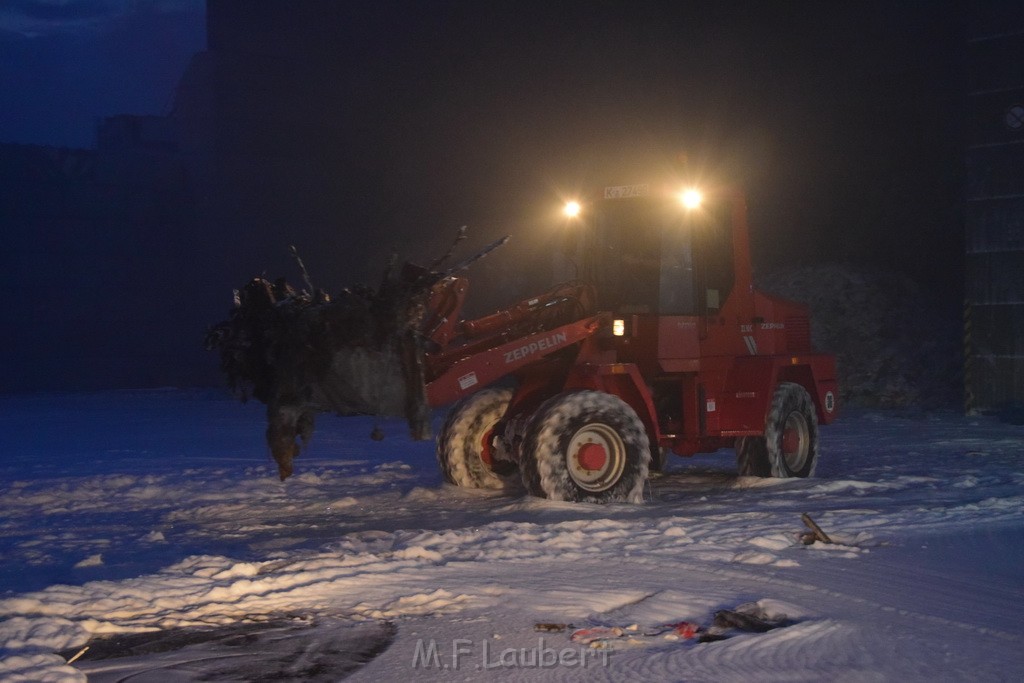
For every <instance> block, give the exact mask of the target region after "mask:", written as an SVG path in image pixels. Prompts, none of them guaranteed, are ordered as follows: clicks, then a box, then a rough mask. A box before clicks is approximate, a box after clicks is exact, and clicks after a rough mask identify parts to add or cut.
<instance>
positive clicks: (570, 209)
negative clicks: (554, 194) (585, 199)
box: [562, 201, 582, 218]
mask: <svg viewBox="0 0 1024 683" xmlns="http://www.w3.org/2000/svg"><path fill="white" fill-rule="evenodd" d="M581 208H582V207H581V206H580V203H579V202H576V201H572V202H566V203H565V207H564V208H563V209H562V213H564V214H565V215H566V216H568V217H569V218H575V217H576V216H579V215H580V209H581Z"/></svg>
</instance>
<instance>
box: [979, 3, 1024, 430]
mask: <svg viewBox="0 0 1024 683" xmlns="http://www.w3.org/2000/svg"><path fill="white" fill-rule="evenodd" d="M971 7H972V14H973V22H972V25H971V28H970V35H969V51H968V60H969V65H968V66H969V69H968V73H969V79H970V81H969V96H968V101H969V109H970V119H969V131H968V140H967V143H968V147H967V171H968V178H967V213H966V224H967V226H966V227H967V240H966V242H967V257H966V258H967V264H966V265H967V286H966V294H967V302H966V303H967V308H966V315H967V318H966V324H967V327H966V353H967V359H966V361H967V365H966V372H965V375H966V387H965V388H966V392H967V408H968V410H969V411H971V410H993V409H1000V408H1004V407H1006V406H1008V405H1012V404H1017V405H1018V406H1020V405H1024V60H1022V59H1021V55H1022V54H1024V7H1022V6H1021V5H1020V3H1008V2H987V3H972V4H971Z"/></svg>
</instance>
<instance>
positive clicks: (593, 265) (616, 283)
mask: <svg viewBox="0 0 1024 683" xmlns="http://www.w3.org/2000/svg"><path fill="white" fill-rule="evenodd" d="M567 213H571V214H572V220H573V222H574V223H573V224H572V225H569V226H567V227H568V228H569V229H570V230H572V231H573V232H571V233H570V236H569V237H568V238H567V246H566V249H565V255H566V257H567V258H568V260H569V261H571V262H572V264H573V265H574V267H575V268H576V270H577V271H578V274H579V278H578V279H577V280H576V281H573V282H570V283H568V284H564V285H560V286H558V287H556V288H554V289H552V290H551V291H549V292H547V293H545V294H543V295H541V296H537V297H532V298H530V299H527V300H524V301H522V302H520V303H518V304H516V305H514V306H512V307H509V308H507V309H504V310H501V311H498V312H495V313H492V314H490V315H488V316H485V317H483V318H480V319H477V320H471V321H465V320H461V319H460V316H459V314H460V312H461V308H462V302H463V301H464V298H465V295H466V291H467V288H468V281H467V280H466V279H465V278H462V277H456V276H452V277H448V278H445V279H444V280H442V281H440V282H438V283H437V284H436V285H434V287H433V289H432V290H431V292H430V297H429V300H428V302H427V305H426V314H425V316H424V320H423V325H422V327H421V328H420V330H421V334H422V336H423V339H424V346H425V349H426V350H425V352H424V355H423V363H424V366H425V369H424V379H425V385H426V399H427V402H428V403H429V404H430V405H432V406H442V405H448V404H454V405H453V406H452V408H451V409H450V411H449V414H448V418H447V420H446V421H445V423H444V427H443V428H442V430H441V433H440V434H439V436H438V439H437V459H438V463H439V465H440V468H441V471H442V473H443V475H444V478H445V479H446V480H447V481H448V482H449V483H452V484H455V485H458V486H466V487H478V488H496V487H501V486H503V485H504V483H505V482H506V481H507V479H508V478H509V477H514V476H516V473H517V472H518V476H519V477H520V478H521V479H522V482H523V484H524V485H525V486H526V488H527V490H528V491H529V492H530V493H531V494H533V495H536V496H540V497H545V498H550V499H554V500H568V501H587V502H598V503H601V502H612V501H633V502H638V501H641V500H642V497H643V489H644V486H645V484H646V481H647V478H648V474H649V471H650V470H651V469H660V468H661V467H663V466H664V464H665V458H666V457H667V456H668V455H669V454H671V453H675V454H677V455H680V456H691V455H694V454H697V453H710V452H714V451H717V450H719V449H723V448H735V451H736V456H737V463H738V467H739V472H740V474H741V475H747V476H758V477H808V476H812V475H813V474H814V469H815V466H816V464H817V461H818V455H819V453H818V428H819V426H820V425H822V424H828V423H830V422H832V421H833V420H834V419H835V417H836V415H837V411H838V405H837V398H836V394H837V381H836V371H835V360H834V358H833V356H831V355H828V354H823V353H818V352H816V351H815V350H814V349H813V347H812V345H811V337H810V316H809V312H808V309H807V308H806V307H804V306H802V305H800V304H797V303H793V302H790V301H785V300H783V299H780V298H777V297H774V296H771V295H768V294H766V293H763V292H760V291H757V290H756V289H755V288H754V286H753V282H752V276H751V262H750V251H749V239H748V237H749V235H748V226H747V209H746V203H745V200H744V198H743V197H742V196H741V195H740V194H738V193H735V192H728V191H724V192H709V193H707V194H705V195H701V194H699V193H697V192H696V191H694V190H689V191H686V192H683V193H678V192H677V191H675V188H659V187H657V186H654V185H645V184H640V185H623V186H610V187H605V188H603V191H602V192H601V193H599V195H598V196H597V197H594V198H592V200H591V201H589V202H587V201H581V202H573V203H572V204H571V205H570V206H569V207H568V211H567ZM495 386H498V388H495Z"/></svg>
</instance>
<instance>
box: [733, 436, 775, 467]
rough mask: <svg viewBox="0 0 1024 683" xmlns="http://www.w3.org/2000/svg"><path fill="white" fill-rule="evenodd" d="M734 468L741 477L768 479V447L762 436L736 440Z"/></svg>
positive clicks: (744, 437) (769, 464)
mask: <svg viewBox="0 0 1024 683" xmlns="http://www.w3.org/2000/svg"><path fill="white" fill-rule="evenodd" d="M736 468H737V469H738V470H739V473H740V476H741V477H770V476H772V464H771V462H770V461H769V460H768V445H767V444H766V443H765V440H764V437H763V436H741V437H738V438H737V439H736Z"/></svg>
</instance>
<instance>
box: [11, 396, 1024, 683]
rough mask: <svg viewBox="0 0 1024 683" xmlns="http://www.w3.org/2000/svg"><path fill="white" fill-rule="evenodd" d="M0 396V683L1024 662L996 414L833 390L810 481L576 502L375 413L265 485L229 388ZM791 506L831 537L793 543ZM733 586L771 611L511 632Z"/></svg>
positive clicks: (585, 674) (705, 597)
mask: <svg viewBox="0 0 1024 683" xmlns="http://www.w3.org/2000/svg"><path fill="white" fill-rule="evenodd" d="M0 409H2V411H0V421H3V423H4V424H3V425H2V426H3V427H4V429H3V430H2V436H0V439H2V440H0V452H3V453H4V455H5V458H4V460H3V463H2V464H0V470H2V474H3V475H4V476H3V479H2V483H0V506H2V510H3V513H4V514H3V518H2V519H0V553H2V558H3V564H2V567H0V578H2V579H3V581H4V584H3V588H4V589H5V592H3V593H0V642H2V644H3V650H2V651H0V656H2V659H0V679H3V680H32V681H37V680H84V678H83V676H84V673H83V672H87V673H88V674H89V680H91V681H136V682H138V681H144V680H153V681H157V680H159V681H164V680H197V679H200V678H202V679H204V680H231V677H232V676H234V677H235V678H236V679H237V678H238V677H241V678H248V679H251V678H254V677H257V676H258V675H264V676H270V675H273V676H275V677H276V678H277V679H285V680H287V679H289V678H291V679H294V680H336V679H337V678H340V677H342V676H351V677H352V678H353V679H354V680H400V679H407V678H417V679H419V678H423V679H424V680H459V679H466V680H482V679H491V678H498V679H503V680H538V679H543V680H609V681H614V680H624V679H643V678H646V679H648V680H672V681H676V680H715V681H732V680H735V681H741V680H742V681H749V680H787V681H789V680H797V681H804V680H806V681H818V680H851V681H860V680H893V679H902V680H909V681H914V680H922V681H923V680H934V679H941V680H978V679H985V680H996V681H998V680H1018V674H1019V671H1020V670H1022V668H1024V654H1022V653H1024V617H1022V616H1021V615H1022V613H1024V612H1022V610H1024V467H1022V465H1024V442H1022V439H1024V430H1022V429H1021V428H1020V427H1012V426H1008V425H1002V424H999V423H997V422H994V421H991V420H987V419H975V420H970V419H966V418H963V417H960V416H957V415H952V414H935V415H915V416H898V415H894V414H886V413H871V412H853V413H852V414H848V415H847V416H845V417H844V419H843V421H841V422H840V423H838V424H836V425H834V426H833V427H831V428H829V429H826V430H823V433H822V445H823V450H824V456H823V459H822V462H821V465H820V467H819V471H818V475H819V478H817V479H813V480H788V481H778V480H759V479H753V478H738V477H736V476H735V475H734V474H733V473H732V472H733V468H732V461H731V453H728V454H725V453H723V454H720V455H719V456H718V457H710V458H707V459H704V460H694V461H692V462H690V461H683V460H677V461H676V463H675V464H674V465H673V469H672V470H670V472H669V473H667V474H665V475H663V476H660V477H658V478H656V479H654V480H653V481H652V483H651V486H650V488H649V490H648V492H647V498H648V502H647V503H646V504H644V505H639V506H634V505H611V506H595V505H579V504H567V503H552V502H548V501H541V500H537V499H532V498H528V497H524V496H523V495H522V493H521V492H508V493H501V492H490V491H468V490H462V489H456V488H453V487H449V486H442V485H441V483H440V476H439V474H438V473H437V471H436V467H435V464H434V462H433V452H432V448H433V446H432V444H424V443H411V442H409V441H407V440H406V439H405V438H404V437H403V436H402V434H404V428H403V427H402V426H401V425H396V424H389V425H387V426H388V431H389V432H390V433H391V437H390V438H389V440H387V441H385V442H384V443H383V444H378V443H374V442H372V441H371V440H370V439H369V437H368V434H369V431H370V427H371V425H370V423H369V421H368V420H361V419H355V418H352V419H347V420H341V419H334V420H332V419H329V418H323V420H322V422H321V425H320V427H319V428H318V431H317V441H316V442H315V443H314V445H313V447H312V448H311V450H310V452H308V453H306V454H304V455H303V456H302V457H301V458H300V459H299V460H297V461H296V465H297V473H298V474H297V476H296V477H295V478H294V479H293V480H290V481H289V482H288V483H286V484H281V483H280V482H278V481H276V480H275V479H274V478H273V476H272V472H273V468H272V466H271V463H270V462H269V459H268V458H267V456H266V455H265V453H264V451H263V444H262V439H261V436H260V432H261V429H262V427H261V426H260V425H261V422H262V414H261V411H260V410H259V409H258V407H255V406H244V407H243V406H238V405H237V404H234V403H232V402H230V401H226V400H223V399H220V398H218V397H215V396H213V395H210V394H204V393H198V392H177V391H168V392H135V393H126V394H103V395H98V396H96V395H93V396H54V397H33V398H29V399H25V400H14V399H0ZM439 418H440V416H439V417H438V419H439ZM14 425H18V428H17V429H12V427H13V426H14ZM801 512H809V513H810V514H811V515H812V516H813V517H814V518H815V519H816V520H817V521H818V522H819V523H820V524H821V525H822V526H823V527H824V528H825V529H826V530H827V531H828V533H829V534H830V535H832V537H833V538H834V539H835V540H836V541H837V543H836V544H835V545H832V546H826V545H821V544H815V545H812V546H803V545H801V544H799V543H798V542H797V541H796V535H797V534H798V532H799V531H801V530H802V526H801V524H800V521H799V515H800V513H801ZM751 601H756V602H758V604H759V605H761V606H762V607H763V608H764V609H766V610H768V611H771V612H773V613H775V614H779V615H781V614H785V615H786V616H787V617H788V618H789V620H790V622H791V624H790V625H788V626H785V627H784V628H779V629H776V630H773V631H769V632H767V633H746V634H738V635H735V636H733V637H731V638H729V639H727V640H723V641H721V642H712V643H703V644H697V643H695V642H693V641H682V642H669V641H665V642H663V643H662V642H654V643H653V644H648V645H647V646H645V647H638V648H634V649H614V650H610V651H609V650H604V651H601V650H584V651H581V650H580V649H579V646H578V645H576V644H573V643H571V642H570V641H569V639H568V632H562V633H538V632H535V631H534V628H533V626H534V624H535V623H537V622H557V623H573V624H576V625H609V626H624V625H629V624H633V623H636V624H639V625H641V626H643V627H653V626H657V625H660V624H665V623H674V622H678V621H681V620H688V621H693V622H697V623H702V624H708V623H710V620H711V618H712V616H713V615H714V612H715V611H716V610H720V609H724V608H732V607H735V606H736V605H739V604H740V603H745V602H751ZM132 634H135V635H132ZM97 636H108V637H116V638H115V639H114V640H110V639H108V640H97V639H96V638H97ZM126 639H127V640H126ZM132 639H134V640H132ZM87 643H89V644H91V646H92V649H91V650H90V652H92V654H90V652H87V653H86V654H85V655H84V656H83V657H82V658H81V659H79V660H78V661H77V662H76V663H75V665H74V666H67V665H65V664H64V661H65V659H64V657H66V656H69V655H70V654H71V653H73V652H75V651H77V650H78V649H80V648H81V647H82V646H84V645H85V644H87ZM431 643H433V647H435V648H436V650H435V651H434V656H432V657H427V656H426V655H427V653H428V650H426V649H424V648H428V647H429V646H430V644H431ZM57 652H60V653H61V655H58V654H55V653H57ZM100 653H102V654H100ZM552 653H554V654H552ZM566 653H568V654H566ZM62 655H63V656H62ZM558 655H564V656H563V657H562V661H561V663H559V661H557V660H558ZM551 656H554V657H555V658H556V661H555V663H554V665H550V666H548V665H547V664H549V663H550V661H549V660H550V657H551ZM545 658H547V659H545ZM570 660H571V661H570ZM456 664H458V665H459V666H458V669H457V670H456V669H455V665H456ZM541 664H544V666H540V665H541ZM446 667H447V668H446ZM318 677H319V678H318Z"/></svg>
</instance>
